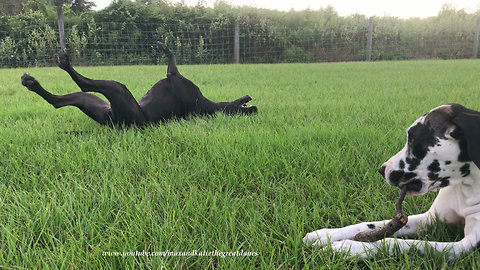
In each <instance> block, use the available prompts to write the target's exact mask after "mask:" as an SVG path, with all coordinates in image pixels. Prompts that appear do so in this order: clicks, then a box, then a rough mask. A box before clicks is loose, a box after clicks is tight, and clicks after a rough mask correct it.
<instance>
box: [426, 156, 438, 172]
mask: <svg viewBox="0 0 480 270" xmlns="http://www.w3.org/2000/svg"><path fill="white" fill-rule="evenodd" d="M427 169H428V170H429V171H431V172H439V171H440V170H441V169H440V163H439V162H438V160H436V159H434V160H433V162H432V163H430V165H428V167H427Z"/></svg>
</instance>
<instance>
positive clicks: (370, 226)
mask: <svg viewBox="0 0 480 270" xmlns="http://www.w3.org/2000/svg"><path fill="white" fill-rule="evenodd" d="M367 227H368V228H369V229H371V230H374V229H375V224H367Z"/></svg>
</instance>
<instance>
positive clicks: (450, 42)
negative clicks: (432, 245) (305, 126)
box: [0, 20, 475, 67]
mask: <svg viewBox="0 0 480 270" xmlns="http://www.w3.org/2000/svg"><path fill="white" fill-rule="evenodd" d="M465 27H466V28H467V29H468V30H467V31H463V32H462V33H465V32H467V33H471V34H460V35H458V34H457V35H451V34H448V33H445V34H442V33H435V34H433V33H432V35H428V34H422V35H417V36H415V35H405V34H402V33H401V32H395V31H391V29H384V28H380V27H375V28H374V30H373V33H372V51H371V60H374V61H378V60H408V59H439V58H440V59H449V58H471V57H472V52H473V49H474V48H473V45H474V36H475V35H474V32H475V31H474V29H475V26H474V25H468V26H465ZM56 29H58V27H57V26H56V25H49V24H48V23H44V24H40V25H37V24H33V25H27V26H23V27H19V28H18V29H16V30H15V29H13V30H12V29H9V31H5V30H2V29H1V28H0V67H21V66H52V65H56V61H57V60H56V56H57V53H58V50H59V45H58V32H57V30H56ZM239 29H240V31H239V37H240V39H239V43H238V44H237V46H238V48H239V52H240V63H283V62H334V61H365V60H366V59H367V39H368V36H369V35H368V23H365V25H364V27H363V26H362V27H358V26H355V27H352V28H348V27H346V28H344V29H342V30H341V31H318V30H311V31H310V30H308V29H305V28H299V29H291V28H290V29H287V28H283V29H275V30H272V29H269V30H268V29H264V28H258V27H256V28H255V27H250V26H248V25H240V28H239ZM65 35H66V39H67V49H68V53H69V55H70V56H71V58H72V61H74V63H75V64H76V65H139V64H145V65H151V64H158V63H165V61H166V60H165V59H164V57H162V55H161V54H160V53H158V52H156V51H155V49H154V44H155V42H156V41H157V40H161V41H162V42H164V43H166V44H167V46H168V47H169V48H170V49H171V50H172V52H173V53H174V54H175V55H176V57H177V62H178V63H179V64H226V63H232V62H233V61H234V50H235V47H236V45H235V41H234V36H235V27H234V25H233V24H232V25H230V24H228V25H215V24H206V25H185V26H182V25H178V24H175V25H173V24H171V25H169V24H159V25H155V24H139V23H129V22H124V23H109V22H95V21H93V20H92V21H90V22H84V23H80V24H75V25H67V26H66V27H65Z"/></svg>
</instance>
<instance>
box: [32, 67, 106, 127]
mask: <svg viewBox="0 0 480 270" xmlns="http://www.w3.org/2000/svg"><path fill="white" fill-rule="evenodd" d="M22 84H23V85H24V86H25V87H27V88H28V90H30V91H32V92H35V93H37V94H38V95H39V96H41V97H42V98H43V99H45V100H46V101H47V102H48V103H50V104H52V105H53V107H55V108H61V107H65V106H75V107H77V108H79V109H80V110H81V111H82V112H84V113H85V114H86V115H88V116H89V117H90V118H92V119H93V120H95V121H97V122H98V123H100V124H109V123H111V112H110V105H109V104H108V103H106V102H105V101H103V100H102V99H100V98H99V97H97V96H95V95H92V94H89V93H83V92H77V93H72V94H67V95H60V96H59V95H53V94H51V93H50V92H48V91H47V90H45V89H44V88H43V87H42V86H41V85H40V83H39V82H38V81H37V80H35V78H33V77H32V76H30V75H28V74H27V73H25V74H23V76H22Z"/></svg>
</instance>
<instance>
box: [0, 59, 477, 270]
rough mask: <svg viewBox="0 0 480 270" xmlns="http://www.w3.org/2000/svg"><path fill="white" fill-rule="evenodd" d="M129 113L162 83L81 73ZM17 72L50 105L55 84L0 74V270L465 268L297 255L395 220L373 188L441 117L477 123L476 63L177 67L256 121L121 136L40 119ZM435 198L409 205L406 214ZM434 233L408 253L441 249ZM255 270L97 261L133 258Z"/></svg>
mask: <svg viewBox="0 0 480 270" xmlns="http://www.w3.org/2000/svg"><path fill="white" fill-rule="evenodd" d="M78 70H79V71H80V72H81V73H83V74H84V75H86V76H89V77H94V78H98V79H102V78H104V79H114V80H119V81H121V82H122V83H124V84H126V85H127V86H128V87H129V89H130V90H131V91H132V92H133V94H134V96H135V97H137V98H140V97H141V96H142V95H143V94H144V93H145V92H146V91H147V90H148V89H149V88H150V87H151V85H153V84H154V83H155V82H156V81H157V80H158V79H160V78H163V77H164V74H165V70H166V67H164V66H160V67H155V66H134V67H128V66H124V67H88V68H78ZM25 71H28V72H29V73H30V74H31V75H33V76H34V77H36V78H37V79H38V80H39V81H40V82H41V83H42V85H43V86H44V87H45V88H46V89H48V90H50V91H52V92H54V93H59V94H62V93H63V94H65V93H70V92H73V91H78V89H77V88H76V86H75V85H74V83H73V82H72V81H71V79H70V78H69V77H68V75H67V74H65V73H64V72H62V71H61V70H60V69H58V68H29V69H28V70H26V69H3V70H0V73H1V76H0V108H1V109H0V129H1V136H0V179H1V180H0V209H1V212H0V251H1V252H0V266H1V267H7V268H28V269H31V268H82V269H83V268H86V269H89V268H90V269H91V268H107V269H117V268H133V267H136V268H142V267H146V268H150V267H151V268H167V269H170V268H174V267H184V268H187V267H194V268H200V269H203V268H216V267H219V268H225V269H232V268H237V269H244V268H251V267H259V268H269V269H271V268H307V269H310V268H311V269H317V268H335V269H341V268H346V267H348V268H362V269H363V268H385V269H387V268H389V269H391V268H397V267H398V266H399V265H402V267H403V268H406V269H411V268H413V269H417V268H424V269H437V268H446V267H448V268H451V267H453V268H463V267H468V268H471V267H473V268H474V267H477V266H478V265H479V262H480V256H479V254H478V252H476V251H475V252H473V253H471V254H468V255H466V256H464V257H462V258H461V259H459V260H456V261H448V260H446V259H445V258H444V257H443V256H442V255H435V254H427V255H425V256H419V255H417V254H416V253H415V252H410V253H409V254H406V255H405V256H403V257H399V258H394V257H389V256H388V255H386V254H383V253H380V254H379V255H377V256H376V257H375V258H374V259H370V260H366V261H357V260H351V259H348V258H346V257H345V256H344V255H342V254H335V253H332V252H330V251H328V250H327V251H321V250H319V249H316V248H311V247H306V246H304V245H303V243H302V238H303V236H304V235H305V233H307V232H310V231H312V230H316V229H319V228H324V227H340V226H345V225H349V224H352V223H357V222H360V221H367V220H381V219H388V218H391V217H392V216H393V215H394V211H395V208H394V202H395V200H396V198H397V196H398V190H397V189H395V188H393V187H389V186H388V185H387V184H386V183H385V182H384V181H382V180H381V177H380V176H379V175H377V172H376V171H377V169H378V167H379V166H380V165H381V164H382V163H383V162H384V161H385V160H387V159H388V158H389V157H390V156H391V155H393V154H395V153H396V152H397V151H398V150H399V149H401V148H402V146H403V144H404V141H405V129H406V127H408V126H409V125H410V124H411V123H412V122H413V121H414V120H415V119H416V118H417V117H418V116H420V115H422V114H423V113H425V112H427V111H428V110H430V109H432V108H433V107H436V106H438V105H441V104H444V103H448V102H457V103H462V104H463V105H465V106H467V107H470V108H473V109H477V110H478V109H480V105H479V100H480V91H479V90H478V88H479V87H478V86H479V81H480V80H479V77H478V74H480V73H479V71H480V62H478V61H476V60H475V61H468V60H463V61H415V62H382V63H335V64H281V65H212V66H181V67H180V71H181V72H182V73H183V75H184V76H186V77H187V78H189V79H191V80H192V81H193V82H195V83H196V84H197V85H198V86H199V87H200V89H201V90H202V91H203V93H204V95H205V96H207V97H209V98H211V99H212V100H216V101H220V100H233V99H236V98H238V97H241V96H243V95H244V94H250V95H251V96H252V97H253V98H254V100H253V101H252V102H251V103H252V104H254V105H257V106H258V107H259V113H258V114H257V115H254V116H235V117H230V116H226V115H223V114H218V115H217V117H215V118H193V119H188V120H179V121H171V122H169V123H166V124H162V125H158V126H152V127H148V128H146V129H144V130H138V129H135V128H131V129H126V130H118V129H110V128H108V127H103V126H100V125H98V124H97V123H95V122H94V121H92V120H90V119H89V118H88V117H87V116H85V115H83V114H82V113H81V112H80V111H79V110H78V109H76V108H73V107H70V108H62V109H59V110H55V109H53V107H52V106H50V105H48V104H47V103H46V102H45V101H44V100H42V99H41V98H40V97H39V96H37V95H35V94H34V93H31V92H29V91H28V90H26V89H25V88H24V87H23V86H21V84H20V76H21V75H22V74H23V72H25ZM434 196H435V194H428V195H426V196H422V197H408V198H407V199H406V202H405V203H404V205H405V206H404V209H405V212H406V213H408V214H414V213H420V212H423V211H425V210H427V209H428V207H429V205H430V204H431V203H432V201H433V198H434ZM461 237H462V233H461V230H459V229H454V228H453V229H452V228H451V227H448V226H446V225H442V224H440V225H437V226H435V227H434V228H433V229H432V230H430V231H429V232H428V233H427V234H423V235H419V236H418V238H420V239H431V240H437V241H453V240H455V239H460V238H461ZM144 250H145V251H149V252H153V251H157V252H161V251H164V252H165V251H173V252H174V251H178V252H189V251H193V250H197V251H199V252H200V251H215V250H217V251H219V252H234V251H241V250H243V251H244V252H248V251H249V252H256V253H258V256H249V257H221V256H167V257H162V256H155V257H146V256H125V257H122V256H103V254H104V252H135V251H144Z"/></svg>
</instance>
